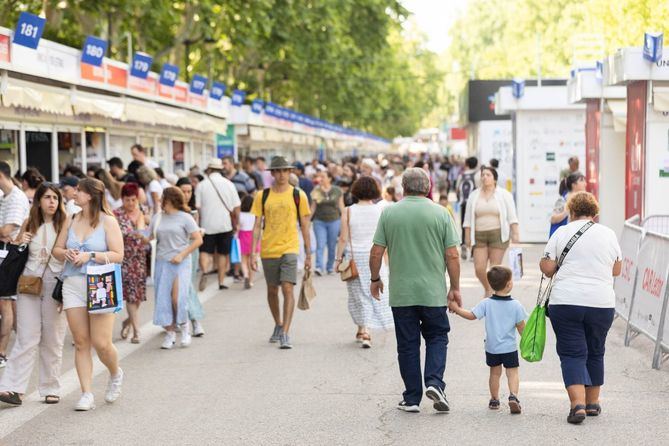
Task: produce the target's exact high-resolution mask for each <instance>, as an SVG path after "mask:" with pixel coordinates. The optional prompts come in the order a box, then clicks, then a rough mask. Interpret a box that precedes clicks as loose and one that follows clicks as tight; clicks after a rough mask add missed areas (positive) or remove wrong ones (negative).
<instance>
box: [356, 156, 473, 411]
mask: <svg viewBox="0 0 669 446" xmlns="http://www.w3.org/2000/svg"><path fill="white" fill-rule="evenodd" d="M402 187H403V188H404V195H405V198H404V199H403V200H402V201H400V202H399V203H396V204H394V205H392V206H389V207H387V208H386V209H385V210H384V211H383V214H381V218H380V219H379V223H378V226H377V228H376V233H375V235H374V245H373V246H372V250H371V253H370V259H369V266H370V270H371V273H372V278H371V282H372V283H371V292H372V296H374V298H376V299H379V297H380V293H381V292H382V291H383V286H384V285H383V282H381V277H380V276H379V270H380V268H381V261H382V259H383V255H384V253H385V251H386V250H387V251H388V256H389V266H390V306H391V307H392V310H393V319H394V320H395V336H396V337H397V358H398V361H399V366H400V374H401V375H402V380H403V381H404V386H405V388H406V390H405V391H404V393H403V397H404V398H403V400H402V401H401V402H400V403H399V405H398V406H397V408H398V409H400V410H404V411H407V412H419V411H420V408H419V406H420V401H421V399H422V397H423V379H422V376H421V365H420V342H421V341H420V337H421V334H422V336H423V338H424V339H425V387H426V391H425V396H426V397H428V398H429V399H431V400H432V401H433V402H434V408H435V409H436V410H437V412H439V413H446V412H448V411H449V410H450V408H449V404H448V400H446V396H445V395H444V387H445V384H444V380H443V378H444V370H445V368H446V349H447V346H448V332H449V331H450V324H449V322H448V315H447V299H448V301H455V302H457V303H458V305H461V302H462V299H461V296H460V257H459V255H458V250H457V247H458V246H459V245H460V237H459V235H458V232H457V230H456V228H455V224H454V222H453V218H452V217H451V214H450V213H449V212H448V211H447V210H446V209H445V208H443V207H442V206H439V205H437V204H436V203H434V202H432V200H429V199H428V198H426V195H427V193H428V191H429V190H430V178H429V177H428V176H427V174H426V173H425V171H424V170H422V169H418V168H410V169H407V170H406V171H405V172H404V175H403V176H402ZM446 270H448V276H449V278H450V284H451V289H450V291H448V293H447V289H446V275H445V271H446Z"/></svg>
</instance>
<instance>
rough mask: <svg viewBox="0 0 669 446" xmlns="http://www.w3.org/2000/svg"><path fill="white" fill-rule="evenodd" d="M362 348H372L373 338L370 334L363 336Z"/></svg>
mask: <svg viewBox="0 0 669 446" xmlns="http://www.w3.org/2000/svg"><path fill="white" fill-rule="evenodd" d="M362 348H372V337H371V336H370V335H369V333H363V334H362Z"/></svg>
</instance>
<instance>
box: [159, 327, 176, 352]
mask: <svg viewBox="0 0 669 446" xmlns="http://www.w3.org/2000/svg"><path fill="white" fill-rule="evenodd" d="M176 341H177V334H176V333H175V332H173V331H168V332H167V333H165V339H163V343H162V344H161V345H160V348H162V349H163V350H170V349H171V348H172V347H174V343H175V342H176Z"/></svg>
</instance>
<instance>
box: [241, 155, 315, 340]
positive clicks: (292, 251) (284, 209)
mask: <svg viewBox="0 0 669 446" xmlns="http://www.w3.org/2000/svg"><path fill="white" fill-rule="evenodd" d="M269 170H271V171H272V177H273V179H274V183H273V185H272V187H271V188H269V189H265V190H264V191H263V193H262V194H257V195H256V197H255V200H254V201H253V207H252V209H251V213H252V214H253V215H254V216H255V217H256V221H255V225H254V226H253V246H252V247H251V252H255V250H256V246H258V244H259V243H261V241H262V246H261V250H260V257H261V259H262V266H263V272H264V274H265V282H266V283H267V302H268V304H269V308H270V312H271V313H272V318H273V319H274V331H273V332H272V336H271V337H270V340H269V341H270V342H271V343H276V342H279V347H280V348H281V349H291V348H293V344H292V343H291V339H290V329H291V324H292V321H293V313H294V311H295V296H294V289H293V288H294V286H295V284H296V283H297V255H298V253H299V250H300V247H299V238H298V235H297V233H298V228H299V230H300V231H301V232H302V237H303V238H304V245H305V252H306V258H305V260H304V268H305V270H308V269H310V268H311V240H310V237H309V227H310V220H309V216H310V215H311V213H310V210H309V202H308V200H307V196H306V194H305V193H304V192H302V191H301V190H299V189H295V188H294V187H292V186H291V185H290V184H289V183H288V181H289V178H290V173H291V170H292V166H291V165H290V164H289V163H288V162H287V161H286V159H285V158H283V157H281V156H275V157H274V158H272V161H271V163H270V167H269ZM252 265H253V269H254V270H255V271H258V261H257V259H256V258H255V257H254V258H253V260H252ZM279 288H281V292H282V294H283V313H282V312H281V308H280V305H279Z"/></svg>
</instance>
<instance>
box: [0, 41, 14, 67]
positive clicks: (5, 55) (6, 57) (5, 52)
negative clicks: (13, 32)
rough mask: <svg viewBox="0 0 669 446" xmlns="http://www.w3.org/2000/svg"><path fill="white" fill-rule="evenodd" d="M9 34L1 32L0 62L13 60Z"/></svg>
mask: <svg viewBox="0 0 669 446" xmlns="http://www.w3.org/2000/svg"><path fill="white" fill-rule="evenodd" d="M10 48H11V45H10V43H9V36H6V35H4V34H0V62H11V57H10V52H9V50H10Z"/></svg>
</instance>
